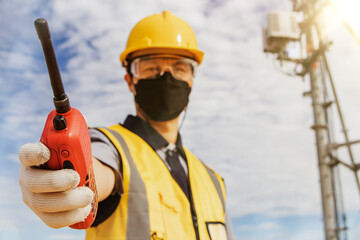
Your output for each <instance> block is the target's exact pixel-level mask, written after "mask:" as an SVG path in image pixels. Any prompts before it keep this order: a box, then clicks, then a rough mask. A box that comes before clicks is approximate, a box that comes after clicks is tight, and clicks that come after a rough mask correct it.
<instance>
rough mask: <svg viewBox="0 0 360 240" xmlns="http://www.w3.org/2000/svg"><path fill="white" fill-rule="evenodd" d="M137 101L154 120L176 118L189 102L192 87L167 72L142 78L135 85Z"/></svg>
mask: <svg viewBox="0 0 360 240" xmlns="http://www.w3.org/2000/svg"><path fill="white" fill-rule="evenodd" d="M135 90H136V95H135V101H136V102H137V103H138V104H139V106H140V108H141V109H142V110H143V111H144V112H145V113H146V115H148V116H149V117H150V119H151V120H154V121H168V120H171V119H174V118H176V117H177V116H179V115H180V113H181V112H182V111H183V110H184V108H185V107H186V106H187V104H188V102H189V94H190V91H191V88H190V87H189V85H188V84H187V83H186V82H184V81H180V80H177V79H175V78H174V77H173V76H172V75H171V73H169V72H165V73H164V74H163V75H162V76H160V77H157V78H154V79H140V80H139V82H138V83H137V84H136V85H135Z"/></svg>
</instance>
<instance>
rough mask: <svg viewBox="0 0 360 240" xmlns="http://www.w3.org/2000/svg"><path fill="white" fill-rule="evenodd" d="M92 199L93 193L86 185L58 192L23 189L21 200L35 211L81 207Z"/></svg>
mask: <svg viewBox="0 0 360 240" xmlns="http://www.w3.org/2000/svg"><path fill="white" fill-rule="evenodd" d="M93 199H94V193H93V192H92V191H91V189H90V188H87V187H78V188H75V189H73V190H70V191H65V192H58V193H33V192H30V191H27V190H24V191H23V201H24V202H25V203H26V205H28V206H29V207H30V208H31V209H32V210H33V211H36V212H63V211H69V210H74V209H78V208H83V207H85V206H87V205H88V204H90V203H91V201H92V200H93Z"/></svg>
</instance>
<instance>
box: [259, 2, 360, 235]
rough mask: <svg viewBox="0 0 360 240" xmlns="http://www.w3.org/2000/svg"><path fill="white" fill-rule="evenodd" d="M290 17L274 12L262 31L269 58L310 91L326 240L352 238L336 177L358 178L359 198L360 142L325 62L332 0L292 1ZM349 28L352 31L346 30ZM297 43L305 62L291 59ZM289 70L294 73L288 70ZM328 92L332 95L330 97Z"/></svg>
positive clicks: (329, 43) (265, 49)
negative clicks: (344, 173)
mask: <svg viewBox="0 0 360 240" xmlns="http://www.w3.org/2000/svg"><path fill="white" fill-rule="evenodd" d="M292 2H293V10H292V11H291V12H279V11H278V12H271V13H269V14H268V22H267V24H268V25H267V26H265V27H264V28H263V37H264V38H263V41H264V42H263V43H264V52H265V53H269V54H274V55H276V61H278V62H279V63H280V66H282V65H283V64H291V66H293V68H291V70H290V71H291V72H290V71H289V70H288V71H287V74H289V75H293V76H300V77H302V78H304V79H305V81H308V82H309V85H310V91H309V92H306V93H304V96H309V97H311V99H312V108H313V117H314V125H313V126H312V129H313V130H314V132H315V138H316V149H317V159H318V166H319V176H320V189H321V200H322V213H323V222H324V233H325V238H326V240H341V239H344V240H345V239H346V238H347V231H346V230H347V226H346V217H345V211H344V210H343V206H342V193H341V189H340V187H341V185H339V180H340V179H339V178H340V177H339V175H338V174H337V171H338V167H339V165H343V166H345V167H347V168H348V169H349V170H350V171H352V172H353V174H354V176H355V181H356V184H357V187H358V190H359V193H360V182H359V177H358V175H357V172H358V170H359V169H360V164H358V163H356V162H355V160H354V156H353V153H352V149H351V146H352V145H353V144H356V143H360V141H350V140H349V136H348V132H347V129H346V126H345V121H344V118H343V114H342V111H341V108H340V104H339V100H338V97H337V93H336V89H335V85H334V81H333V78H332V75H331V72H330V69H329V64H328V61H327V58H326V51H327V50H328V49H329V48H330V46H331V42H328V41H326V40H325V38H324V37H323V34H322V32H321V30H322V29H321V27H320V24H319V22H321V17H320V16H321V12H322V11H323V9H324V8H325V7H328V6H329V4H330V2H329V0H292ZM346 27H348V26H346ZM294 42H295V43H297V44H298V45H299V46H300V50H299V52H300V53H301V54H299V55H301V57H295V58H294V57H291V56H289V54H288V45H289V44H290V43H294ZM288 69H289V68H288ZM328 89H331V90H330V91H331V92H330V93H329V92H328ZM330 108H335V110H336V112H337V113H338V117H339V120H340V121H339V122H340V125H341V126H340V127H341V128H342V132H343V134H344V136H343V137H344V139H345V141H344V142H343V143H338V142H337V141H336V139H335V138H334V134H333V132H334V129H333V128H332V125H331V124H330V122H329V118H330V116H329V110H330ZM341 147H344V148H346V149H347V153H348V154H347V155H348V157H349V161H347V162H350V164H349V163H346V162H345V161H343V160H341V159H339V158H338V157H337V154H336V150H337V149H339V148H341Z"/></svg>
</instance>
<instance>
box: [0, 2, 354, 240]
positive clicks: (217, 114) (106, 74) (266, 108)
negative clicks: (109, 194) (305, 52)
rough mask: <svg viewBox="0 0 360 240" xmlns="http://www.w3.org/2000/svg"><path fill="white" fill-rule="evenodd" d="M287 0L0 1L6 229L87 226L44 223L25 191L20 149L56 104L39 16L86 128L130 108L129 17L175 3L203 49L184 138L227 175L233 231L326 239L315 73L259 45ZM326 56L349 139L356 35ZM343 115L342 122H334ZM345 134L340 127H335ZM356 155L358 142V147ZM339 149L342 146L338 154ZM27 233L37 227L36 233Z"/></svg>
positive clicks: (349, 184) (346, 179)
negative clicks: (296, 72) (292, 69)
mask: <svg viewBox="0 0 360 240" xmlns="http://www.w3.org/2000/svg"><path fill="white" fill-rule="evenodd" d="M291 7H292V6H291V2H290V1H288V0H267V1H265V0H254V1H235V0H228V1H225V0H222V1H220V0H210V1H209V0H199V1H191V0H184V1H163V0H154V1H146V0H122V1H119V0H106V1H101V2H100V1H95V0H86V1H85V0H78V1H71V0H62V1H60V0H53V1H45V0H34V1H21V0H11V1H10V0H2V1H0V23H1V26H2V31H1V33H0V63H1V64H0V84H1V85H0V86H1V88H0V89H1V90H0V91H1V94H0V109H1V110H0V111H1V114H0V144H1V145H0V155H1V157H2V160H1V161H2V167H1V168H0V188H1V189H2V191H1V192H0V239H1V240H2V239H6V240H8V239H11V240H13V239H15V240H16V239H40V240H41V239H81V238H82V237H83V236H84V233H83V232H82V231H77V230H72V229H69V228H65V229H59V230H53V229H50V228H48V227H46V226H45V224H43V223H42V222H41V221H40V220H39V219H38V218H37V217H36V216H35V214H33V213H32V212H31V211H30V210H29V209H28V208H27V207H26V206H25V204H24V203H22V200H21V191H20V188H19V186H18V183H17V181H18V180H17V179H18V171H19V163H18V160H17V152H18V150H19V148H20V147H21V146H22V145H23V144H25V143H27V142H36V141H38V139H39V138H40V135H41V132H42V128H43V125H44V123H45V120H46V116H47V114H48V113H49V112H50V111H51V110H52V109H53V105H52V92H51V89H50V84H49V79H48V74H47V69H46V65H45V62H44V58H43V54H42V49H41V45H40V42H39V40H38V38H37V35H36V31H35V28H34V25H33V22H34V20H35V19H36V18H38V17H45V18H47V20H48V22H49V25H50V28H51V32H52V39H53V42H54V45H55V50H56V53H57V56H58V61H59V65H60V68H61V71H62V78H63V80H64V84H65V88H66V90H67V94H68V96H69V97H70V101H71V104H72V106H73V107H76V108H78V109H80V110H81V112H82V113H83V114H84V115H85V117H86V119H87V121H88V125H90V126H108V125H111V124H115V123H118V122H122V121H123V120H124V119H125V117H126V116H127V114H129V113H132V114H134V107H133V99H132V96H131V94H130V93H129V92H128V89H127V86H126V84H125V82H124V81H123V75H124V74H125V72H124V70H123V69H122V68H121V66H120V63H119V60H118V57H119V55H120V53H121V52H122V50H123V49H124V47H125V43H126V39H127V36H128V34H129V32H130V30H131V28H132V27H133V25H134V24H135V23H136V22H137V21H139V20H140V19H141V18H143V17H144V16H147V15H150V14H152V13H157V12H160V11H162V10H165V9H166V10H171V11H172V12H173V13H174V14H176V15H178V16H179V17H181V18H183V19H184V20H186V21H187V22H188V23H189V24H190V25H191V26H192V27H193V29H194V31H195V33H196V35H197V38H198V44H199V47H200V49H202V50H203V51H204V52H205V59H204V62H203V64H202V65H201V66H200V68H199V71H198V75H197V78H196V80H195V85H194V88H193V91H192V94H191V99H190V105H189V110H188V113H187V116H186V120H185V123H184V125H183V127H182V130H181V132H182V135H183V141H184V144H185V145H186V146H187V147H188V148H190V149H191V150H192V151H193V152H194V153H195V154H196V155H197V156H199V158H201V159H202V160H203V161H204V162H206V163H208V164H209V165H210V166H212V167H213V168H214V169H215V170H217V171H218V172H219V173H220V174H221V175H222V176H223V177H224V178H225V182H226V185H227V192H228V211H229V212H230V214H231V217H232V222H233V227H234V231H235V233H236V236H237V239H244V240H267V239H277V240H285V239H286V240H300V239H301V240H306V239H309V240H312V239H323V238H324V237H323V230H322V216H321V203H320V192H319V184H318V182H319V180H318V179H319V177H318V170H317V160H316V151H315V139H314V133H313V132H312V130H311V129H310V127H311V126H312V123H313V120H312V110H311V101H310V99H308V98H303V97H302V94H303V92H305V91H308V89H309V81H308V79H304V80H302V79H301V78H298V77H289V76H287V75H285V74H283V73H282V72H280V71H278V67H279V66H277V65H276V64H275V63H274V57H273V56H267V55H265V54H264V53H263V51H262V35H261V29H262V26H263V25H264V24H265V23H266V14H267V12H269V11H271V10H286V11H289V10H291ZM328 33H329V39H330V40H332V41H334V44H333V46H331V48H330V51H329V53H328V57H329V63H330V66H331V69H332V73H333V75H334V79H335V84H336V86H337V89H338V95H339V98H340V102H341V104H342V106H343V111H344V115H345V120H346V123H347V124H348V128H349V130H350V132H349V133H350V137H351V139H352V140H357V139H359V138H360V125H359V124H358V123H359V122H360V114H359V113H360V112H359V106H360V98H359V97H358V96H359V94H358V92H359V91H360V82H359V81H358V79H359V76H360V69H359V67H358V65H359V64H358V63H359V60H360V45H359V44H358V42H357V41H356V40H355V39H354V38H353V37H352V36H351V35H350V34H349V32H348V31H347V30H346V29H345V28H344V27H342V26H341V25H339V26H334V27H329V28H328ZM335 123H336V121H335ZM336 134H337V136H338V137H339V141H341V140H342V139H341V131H340V130H337V131H336ZM354 150H355V157H357V158H356V159H359V158H358V156H359V150H360V149H359V148H355V149H354ZM339 155H340V156H342V155H343V153H342V152H340V153H339ZM340 173H341V178H342V183H343V193H344V203H345V210H346V212H347V217H348V227H349V231H348V240H355V239H358V236H360V232H359V229H360V228H359V225H360V213H359V202H360V201H359V193H358V192H357V189H356V187H355V183H354V177H353V175H351V174H350V172H349V171H347V170H346V169H343V168H341V169H340ZM30 236H31V237H30Z"/></svg>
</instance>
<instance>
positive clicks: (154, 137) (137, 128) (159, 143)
mask: <svg viewBox="0 0 360 240" xmlns="http://www.w3.org/2000/svg"><path fill="white" fill-rule="evenodd" d="M122 126H123V127H125V128H126V129H128V130H129V131H131V132H133V133H135V134H136V135H138V136H139V137H141V138H142V139H143V140H144V141H145V142H146V143H147V144H149V145H150V147H151V148H152V149H154V150H155V151H157V150H158V149H160V148H163V147H166V146H167V145H168V144H169V143H168V141H166V140H165V139H164V138H163V137H162V136H161V135H160V134H159V133H158V132H157V131H156V130H155V129H154V128H153V127H151V126H150V124H148V123H147V122H146V121H144V120H143V119H142V118H140V117H138V116H132V115H129V116H127V118H126V119H125V122H124V123H123V124H122ZM175 145H176V148H177V150H178V151H180V153H181V155H182V156H183V157H184V156H185V152H184V149H183V147H182V141H181V136H180V134H179V133H178V136H177V139H176V144H175Z"/></svg>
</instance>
